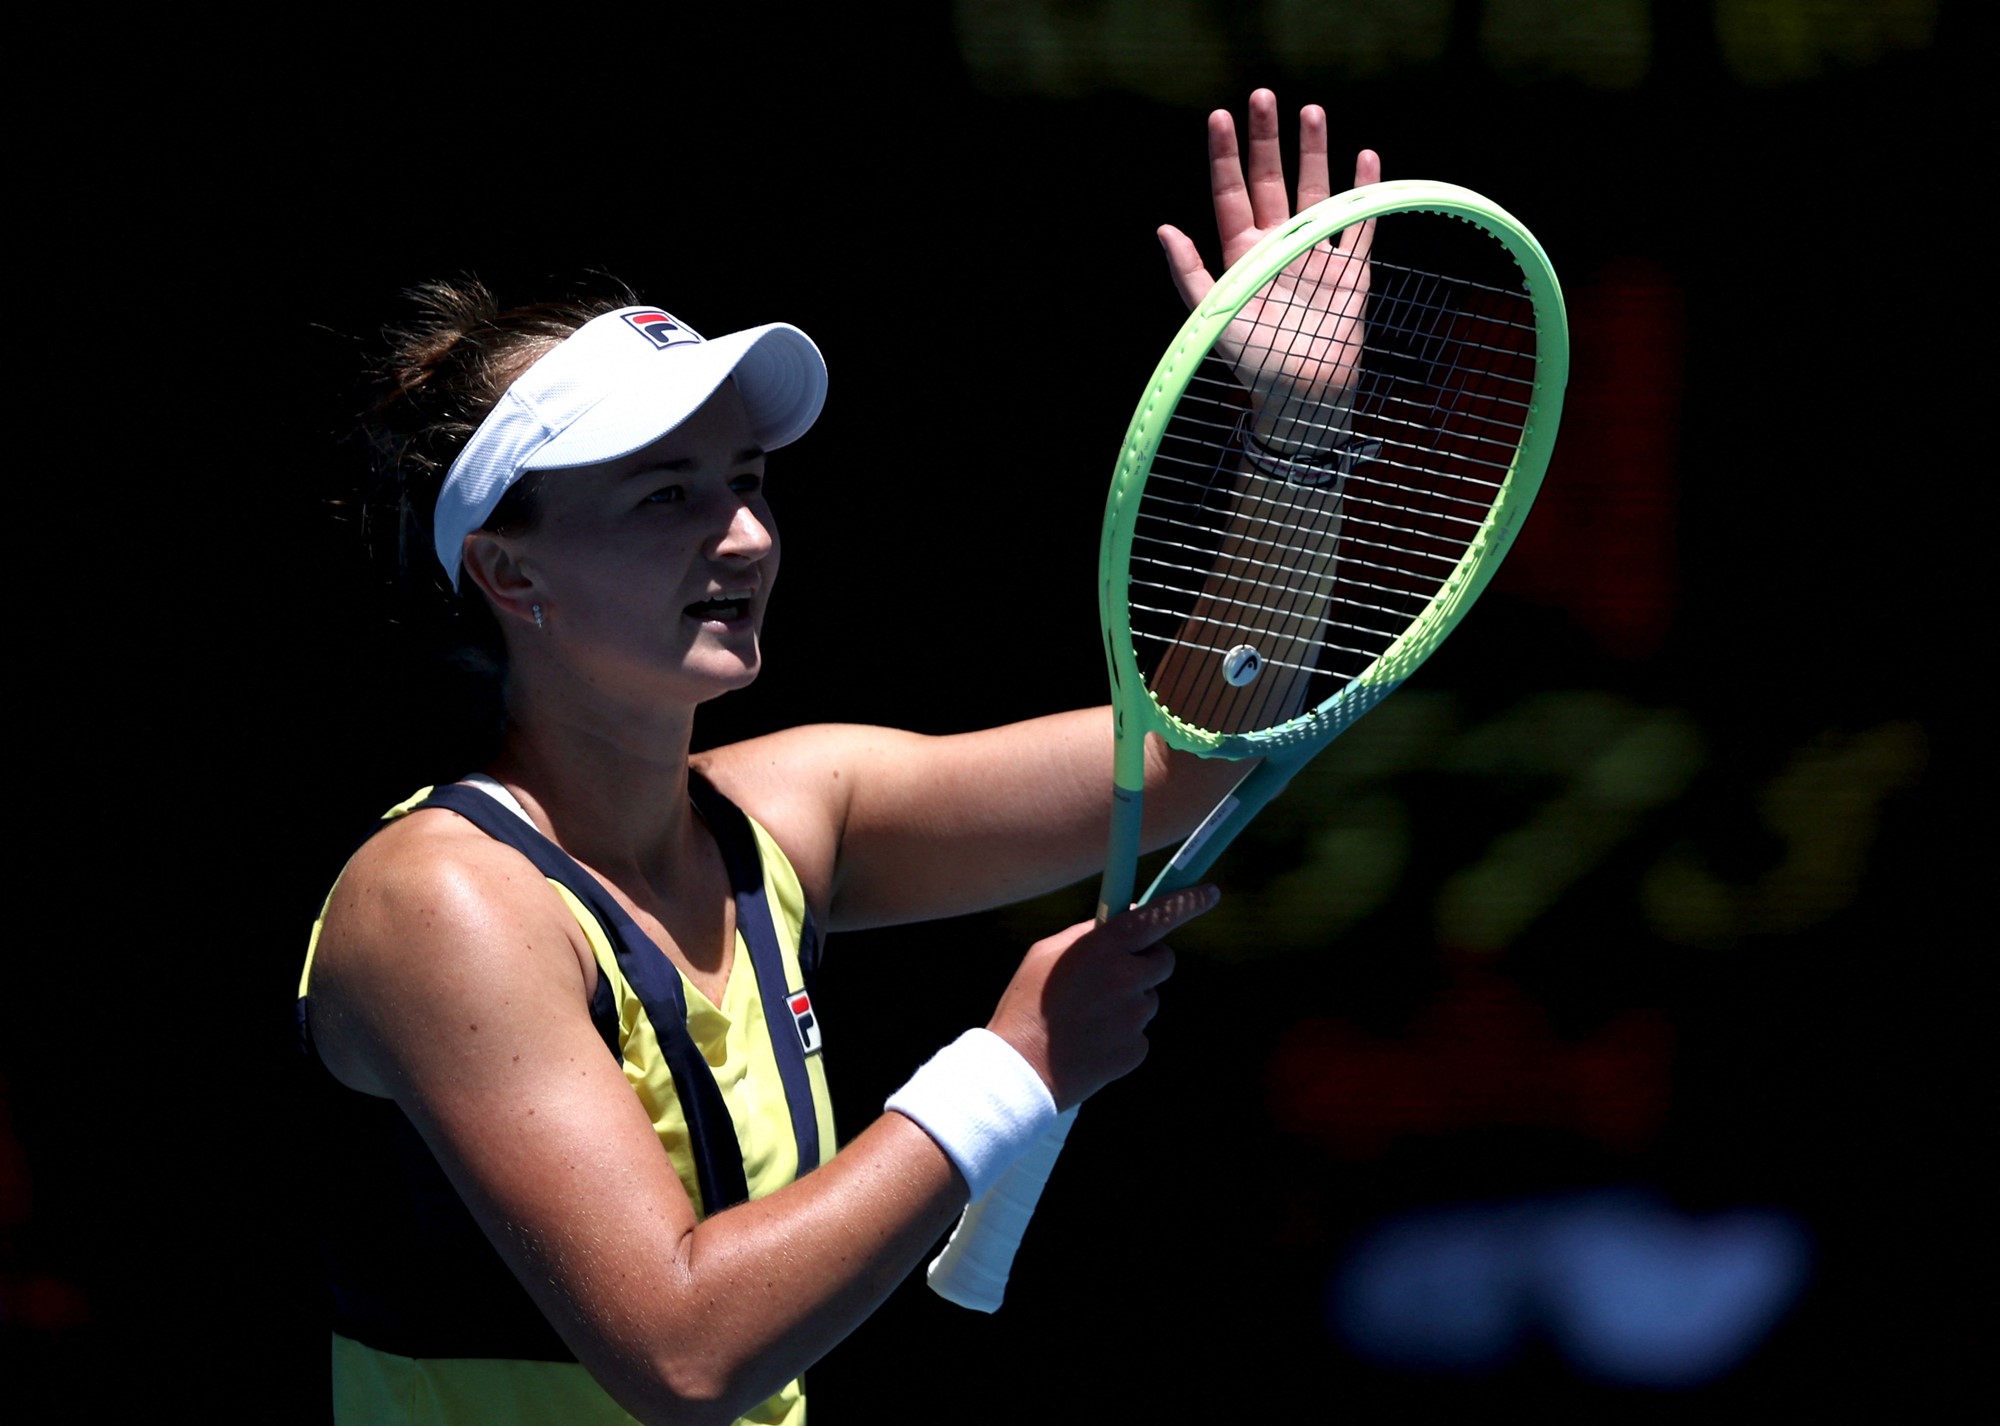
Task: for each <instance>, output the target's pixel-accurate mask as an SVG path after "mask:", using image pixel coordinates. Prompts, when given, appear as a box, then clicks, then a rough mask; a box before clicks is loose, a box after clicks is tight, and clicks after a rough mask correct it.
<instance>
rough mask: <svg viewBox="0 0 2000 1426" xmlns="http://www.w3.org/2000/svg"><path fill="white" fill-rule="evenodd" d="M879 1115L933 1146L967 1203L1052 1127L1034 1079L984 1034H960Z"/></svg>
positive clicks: (1051, 1108) (1051, 1111) (1048, 1104)
mask: <svg viewBox="0 0 2000 1426" xmlns="http://www.w3.org/2000/svg"><path fill="white" fill-rule="evenodd" d="M883 1108H885V1109H893V1110H895V1111H896V1112H897V1113H898V1114H902V1115H905V1116H906V1117H908V1118H910V1119H913V1120H915V1121H916V1123H917V1125H918V1126H919V1127H920V1128H922V1129H923V1131H924V1132H925V1133H926V1134H929V1135H930V1136H931V1137H932V1138H933V1139H935V1140H937V1144H938V1147H939V1148H940V1149H943V1150H944V1151H945V1154H946V1155H947V1156H948V1157H949V1158H950V1159H951V1161H952V1163H954V1164H956V1165H957V1166H958V1171H959V1172H960V1173H961V1174H963V1175H965V1182H966V1184H967V1185H968V1186H969V1187H970V1188H971V1189H972V1196H973V1197H974V1198H978V1197H979V1196H980V1195H981V1194H983V1193H985V1192H986V1190H987V1188H988V1186H990V1185H991V1184H992V1182H993V1180H995V1179H996V1178H998V1177H1000V1175H1001V1174H1003V1173H1005V1172H1006V1171H1007V1168H1008V1166H1009V1165H1011V1164H1012V1163H1013V1162H1014V1160H1016V1159H1018V1158H1019V1157H1021V1155H1022V1154H1024V1153H1026V1152H1027V1151H1028V1149H1029V1148H1031V1147H1032V1146H1033V1145H1034V1143H1035V1141H1036V1140H1037V1139H1039V1138H1041V1136H1042V1134H1043V1133H1044V1132H1045V1131H1046V1130H1047V1129H1048V1127H1049V1126H1050V1125H1051V1124H1053V1123H1055V1121H1056V1102H1055V1099H1054V1097H1053V1096H1051V1095H1050V1093H1049V1087H1048V1086H1047V1085H1045V1084H1043V1083H1042V1077H1041V1076H1040V1075H1038V1074H1036V1073H1035V1071H1034V1067H1033V1066H1031V1065H1030V1064H1029V1063H1028V1062H1027V1061H1026V1060H1024V1059H1022V1058H1021V1054H1020V1051H1018V1050H1016V1049H1015V1048H1014V1047H1013V1046H1012V1045H1010V1044H1008V1043H1007V1042H1006V1041H1005V1040H1003V1039H1001V1038H1000V1037H999V1036H998V1035H996V1034H994V1033H993V1032H992V1031H991V1030H967V1031H966V1032H965V1033H964V1034H963V1035H960V1036H959V1037H958V1038H957V1039H956V1040H953V1041H952V1042H951V1043H950V1044H949V1045H946V1046H945V1047H944V1048H943V1049H941V1050H939V1051H938V1052H937V1053H936V1054H934V1055H932V1056H931V1057H930V1059H929V1060H927V1061H925V1063H924V1066H923V1068H922V1069H920V1070H918V1071H917V1072H916V1073H915V1074H913V1075H911V1076H910V1081H909V1083H908V1084H905V1085H904V1086H903V1087H902V1088H901V1089H899V1090H897V1091H896V1092H895V1093H894V1094H892V1095H890V1096H889V1102H888V1103H887V1104H886V1105H884V1106H883Z"/></svg>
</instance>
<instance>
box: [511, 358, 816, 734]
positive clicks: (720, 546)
mask: <svg viewBox="0 0 2000 1426" xmlns="http://www.w3.org/2000/svg"><path fill="white" fill-rule="evenodd" d="M763 484H764V452H763V451H762V450H761V449H759V448H758V445H757V441H756V437H755V436H754V435H753V434H752V432H751V425H750V418H749V415H748V414H747V413H746V412H745V410H744V407H743V400H742V398H741V397H740V396H739V395H738V394H737V392H736V386H735V383H734V382H727V383H725V384H724V385H723V386H722V387H721V389H720V390H718V391H717V392H716V394H715V395H714V396H713V397H711V398H710V399H709V401H708V403H707V404H706V405H705V406H703V407H702V408H701V409H700V410H699V411H697V412H696V413H695V414H694V415H693V416H691V417H689V418H688V419H687V420H686V421H685V422H683V423H682V424H681V425H680V426H679V427H678V428H677V429H676V430H673V431H671V432H669V433H668V434H667V435H665V436H663V437H661V438H660V439H659V440H657V441H655V442H654V443H653V444H652V445H650V446H647V447H646V448H645V449H643V450H640V451H636V452H634V453H633V454H632V455H629V456H625V457H623V458H621V459H619V460H615V461H609V462H606V463H605V464H603V465H594V466H579V467H577V468H575V469H573V470H558V471H551V472H549V473H548V474H547V475H546V476H544V477H543V479H542V481H541V488H540V490H539V491H538V492H537V496H536V499H537V504H538V507H539V512H540V513H539V518H538V520H537V521H536V524H535V527H534V528H533V529H532V530H531V531H528V532H527V533H525V534H521V535H516V536H512V537H510V538H511V539H512V541H513V544H514V548H515V552H516V556H517V558H518V560H519V563H520V567H521V570H522V571H523V572H524V573H525V574H530V575H532V576H533V577H534V579H535V581H536V584H537V587H538V589H539V591H540V597H539V600H538V602H539V603H541V604H542V606H543V611H544V617H545V620H546V627H545V628H544V630H543V631H541V632H540V633H539V634H537V635H534V636H533V637H537V638H543V639H547V640H549V641H551V642H550V643H549V644H548V645H547V648H548V651H549V652H551V653H553V654H554V655H556V657H557V658H558V659H559V660H560V661H561V662H563V663H564V664H565V665H567V666H569V667H570V668H571V669H572V670H574V671H575V672H576V673H578V674H580V675H581V676H582V677H583V678H584V679H585V680H587V681H588V682H589V683H591V685H592V686H594V687H599V688H606V689H607V691H609V690H611V689H615V688H618V687H620V686H625V685H632V686H634V687H636V688H640V689H643V690H644V693H645V696H646V697H648V698H651V697H656V696H659V695H660V694H663V693H664V694H667V695H668V696H671V697H676V698H677V699H691V700H692V701H695V702H699V701H701V700H702V699H705V698H713V697H715V696H716V695H717V694H720V693H722V692H725V691H726V690H728V689H731V688H740V687H742V686H743V685H745V684H747V683H749V682H750V681H751V680H752V679H754V678H755V677H756V676H757V669H758V663H759V650H758V633H759V630H760V629H761V628H762V625H763V621H764V607H765V604H766V602H767V601H768V600H769V598H770V595H771V585H772V582H773V581H774V580H775V579H776V577H777V573H778V538H777V530H776V526H775V525H774V524H773V523H772V519H771V511H770V507H769V506H768V505H766V504H765V500H764V493H763ZM663 680H664V681H665V686H664V687H663V686H662V681H663Z"/></svg>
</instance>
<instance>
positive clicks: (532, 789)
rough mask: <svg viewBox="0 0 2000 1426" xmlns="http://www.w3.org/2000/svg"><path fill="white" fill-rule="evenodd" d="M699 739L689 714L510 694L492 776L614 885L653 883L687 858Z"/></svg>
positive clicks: (558, 839) (681, 710) (685, 709)
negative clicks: (693, 744) (633, 878)
mask: <svg viewBox="0 0 2000 1426" xmlns="http://www.w3.org/2000/svg"><path fill="white" fill-rule="evenodd" d="M510 692H512V691H511V690H510ZM693 731H694V710H693V708H691V707H683V708H673V709H667V710H664V711H662V710H658V709H648V710H645V711H643V712H641V711H639V710H634V709H617V708H606V707H604V706H602V705H598V706H594V707H584V706H581V705H578V704H576V703H573V702H570V701H567V700H554V701H551V700H537V699H533V698H527V697H512V696H510V698H509V701H508V726H507V732H506V735H505V738H504V740H503V742H502V745H501V751H500V755H499V756H498V757H497V758H495V759H494V761H493V764H492V766H491V767H489V768H488V769H487V770H488V771H489V772H490V773H491V774H492V775H493V776H494V777H496V778H498V779H499V780H500V781H501V782H503V783H505V784H507V786H508V787H509V788H511V789H512V790H513V791H514V792H515V794H516V795H517V796H519V797H520V799H521V801H522V804H523V805H524V806H525V807H526V808H527V810H528V814H529V815H530V816H531V817H533V818H534V819H535V821H536V822H537V824H538V825H540V826H541V828H542V830H543V831H544V832H546V833H548V834H549V835H550V836H551V837H552V838H553V839H554V840H555V842H556V844H557V845H558V846H560V847H562V848H563V850H565V851H567V852H568V853H569V854H570V855H571V856H573V857H575V858H576V859H577V860H578V861H580V862H582V863H584V864H585V865H586V866H589V867H592V868H594V869H596V870H597V871H598V872H600V873H601V874H603V875H606V876H609V877H611V878H613V879H614V880H622V879H624V878H625V877H627V876H628V875H632V874H635V873H636V874H639V875H640V876H641V877H642V878H643V879H645V880H651V879H652V878H654V877H658V876H661V875H663V874H664V875H669V876H671V875H672V873H673V871H674V870H675V869H676V868H678V867H680V866H681V865H683V864H684V861H685V858H686V857H687V856H688V854H689V853H688V846H689V839H690V837H691V836H692V835H693V833H694V830H695V817H694V813H693V810H692V808H691V807H690V806H689V804H688V747H689V740H690V739H691V737H692V736H693Z"/></svg>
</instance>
